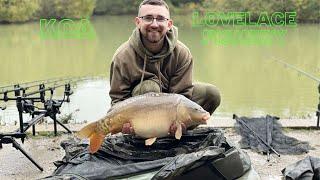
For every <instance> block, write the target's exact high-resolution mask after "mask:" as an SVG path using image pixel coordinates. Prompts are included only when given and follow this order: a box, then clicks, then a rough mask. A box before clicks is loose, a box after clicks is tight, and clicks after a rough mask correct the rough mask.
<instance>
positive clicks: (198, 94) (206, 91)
mask: <svg viewBox="0 0 320 180" xmlns="http://www.w3.org/2000/svg"><path fill="white" fill-rule="evenodd" d="M191 99H192V100H193V101H194V102H196V103H198V104H199V105H200V106H202V107H203V108H204V109H205V110H206V111H208V112H209V113H210V114H212V113H213V112H214V111H215V110H216V109H217V107H218V106H219V105H220V102H221V95H220V91H219V90H218V88H217V87H216V86H214V85H212V84H207V83H197V84H194V89H193V93H192V98H191Z"/></svg>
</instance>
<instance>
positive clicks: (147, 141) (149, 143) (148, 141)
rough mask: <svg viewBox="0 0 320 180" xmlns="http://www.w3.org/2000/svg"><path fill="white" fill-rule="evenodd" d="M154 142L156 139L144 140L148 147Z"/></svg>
mask: <svg viewBox="0 0 320 180" xmlns="http://www.w3.org/2000/svg"><path fill="white" fill-rule="evenodd" d="M156 140H157V137H153V138H149V139H146V141H145V144H146V146H150V145H152V144H153V143H154V142H155V141H156Z"/></svg>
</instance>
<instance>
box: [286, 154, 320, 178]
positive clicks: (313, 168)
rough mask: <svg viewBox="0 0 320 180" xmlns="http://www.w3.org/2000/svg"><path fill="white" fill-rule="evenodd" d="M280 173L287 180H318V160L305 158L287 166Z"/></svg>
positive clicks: (319, 176)
mask: <svg viewBox="0 0 320 180" xmlns="http://www.w3.org/2000/svg"><path fill="white" fill-rule="evenodd" d="M281 172H282V174H283V175H284V176H285V178H286V179H287V180H296V179H299V180H319V179H320V158H316V157H312V156H307V157H306V158H304V159H302V160H300V161H298V162H296V163H293V164H291V165H289V166H287V167H286V168H284V169H283V170H282V171H281Z"/></svg>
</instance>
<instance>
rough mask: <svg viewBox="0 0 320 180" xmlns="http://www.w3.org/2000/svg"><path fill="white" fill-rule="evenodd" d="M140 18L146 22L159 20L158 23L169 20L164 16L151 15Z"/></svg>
mask: <svg viewBox="0 0 320 180" xmlns="http://www.w3.org/2000/svg"><path fill="white" fill-rule="evenodd" d="M139 18H141V19H142V20H143V21H144V22H145V23H146V24H151V23H153V20H157V22H158V23H163V22H166V21H168V20H169V19H168V18H165V17H163V16H157V17H153V16H151V15H146V16H141V17H139Z"/></svg>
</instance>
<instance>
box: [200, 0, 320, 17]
mask: <svg viewBox="0 0 320 180" xmlns="http://www.w3.org/2000/svg"><path fill="white" fill-rule="evenodd" d="M202 7H204V8H205V9H204V10H208V9H210V10H211V11H223V12H226V11H237V12H239V11H241V12H242V11H249V12H251V13H252V16H253V19H255V20H256V19H257V16H258V14H259V13H261V12H268V13H270V14H271V13H274V12H288V11H295V12H296V13H297V20H298V21H300V22H304V21H306V22H310V21H312V22H319V20H320V1H319V0H270V1H264V0H204V1H203V3H202Z"/></svg>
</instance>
